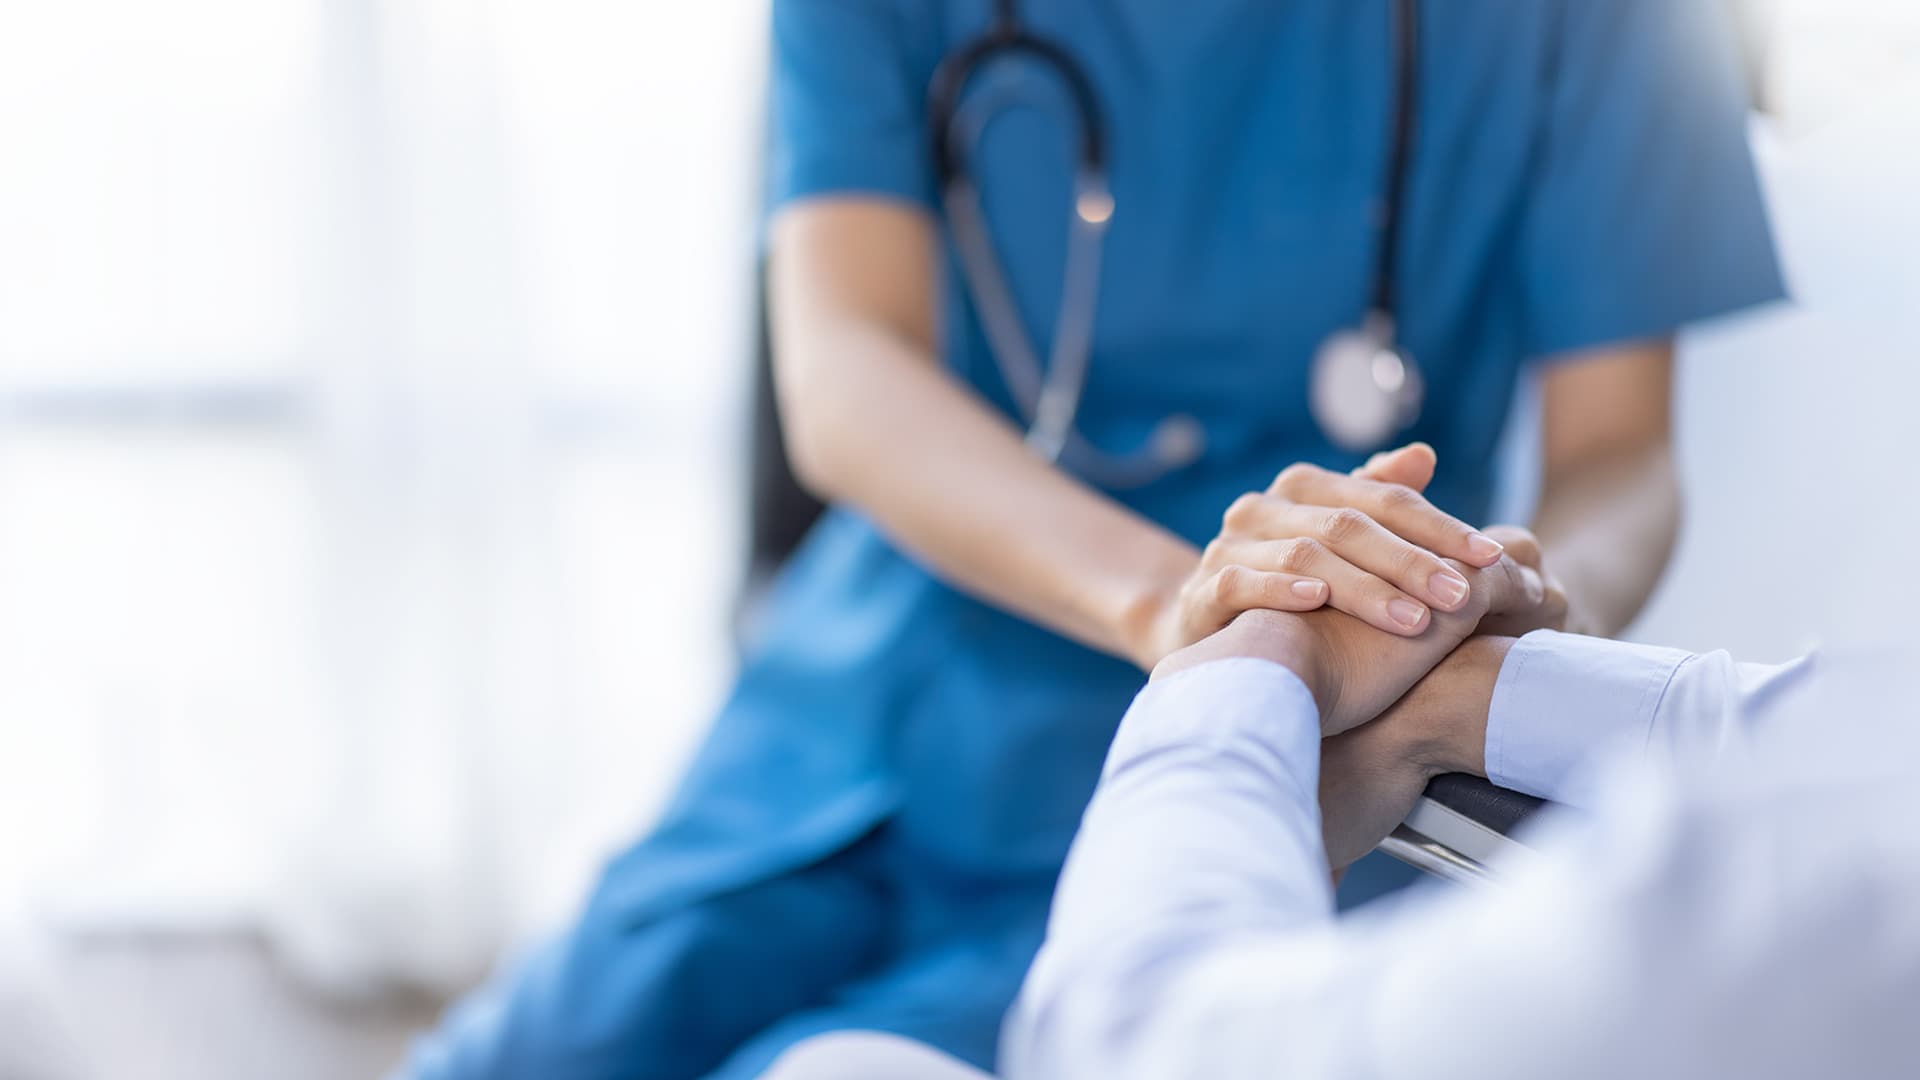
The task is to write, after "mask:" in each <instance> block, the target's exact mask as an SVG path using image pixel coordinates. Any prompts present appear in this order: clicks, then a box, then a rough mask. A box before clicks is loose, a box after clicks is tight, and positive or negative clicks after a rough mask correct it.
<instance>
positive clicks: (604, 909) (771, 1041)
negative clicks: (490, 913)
mask: <svg viewBox="0 0 1920 1080" xmlns="http://www.w3.org/2000/svg"><path fill="white" fill-rule="evenodd" d="M630 869H631V868H630ZM1052 889H1053V880H1052V877H1051V876H1048V877H1046V878H1045V879H1044V880H982V879H980V878H977V877H964V876H959V875H953V874H947V873H943V872H941V871H940V870H939V869H937V868H935V867H931V866H927V865H924V864H922V863H921V862H920V861H919V860H916V859H915V858H914V857H913V853H912V852H911V851H909V850H907V849H906V847H905V845H904V844H902V843H900V842H898V841H897V839H896V837H895V836H894V835H893V834H892V833H891V832H890V831H889V830H888V829H887V828H885V827H882V828H881V829H880V830H878V831H877V832H875V833H873V834H870V835H868V836H867V837H866V838H864V839H862V840H861V841H859V842H858V843H857V844H855V845H854V846H853V847H851V848H849V849H847V850H845V851H842V852H840V853H838V854H835V855H833V856H831V857H829V858H827V859H826V860H824V861H822V862H819V863H817V864H814V865H812V866H808V867H805V868H803V869H801V870H798V871H795V872H793V873H789V874H786V875H783V876H780V877H776V878H773V879H771V880H768V881H764V882H761V883H758V884H755V885H751V886H748V887H746V888H742V889H738V890H735V891H731V892H727V893H723V894H720V895H717V896H714V897H712V898H710V899H707V900H704V901H701V902H699V903H695V904H692V905H689V906H687V907H684V908H680V909H678V910H674V911H670V912H668V913H666V914H664V915H661V916H658V917H653V918H648V919H644V920H635V919H633V918H631V917H627V918H623V917H622V915H621V913H620V912H618V911H614V910H609V908H608V906H607V905H603V904H600V903H598V902H590V903H589V905H588V907H587V909H586V911H585V913H584V915H583V916H582V917H581V919H580V921H579V922H578V923H577V924H575V925H574V926H573V927H572V928H570V929H569V930H568V931H567V932H565V933H564V934H562V935H561V936H560V937H559V938H558V939H556V940H554V941H553V942H551V943H549V944H548V945H547V946H546V947H545V948H543V949H542V950H540V951H539V952H537V953H535V954H533V955H532V956H531V957H530V958H529V959H528V960H527V961H525V962H524V963H523V964H522V965H521V966H519V967H518V968H517V969H515V970H513V971H512V972H511V973H510V974H509V975H508V976H507V977H505V978H504V979H501V980H499V981H497V982H495V983H494V984H492V985H491V986H489V987H487V988H485V989H483V990H481V991H480V992H478V993H476V994H475V995H474V996H473V997H472V998H470V999H468V1000H466V1001H464V1002H462V1003H461V1004H459V1005H457V1006H456V1007H455V1008H454V1009H453V1010H452V1011H451V1012H450V1013H449V1014H448V1016H447V1018H446V1019H445V1020H444V1021H443V1022H442V1026H441V1027H440V1029H439V1030H438V1031H436V1032H435V1033H434V1034H432V1035H431V1036H429V1037H427V1038H425V1039H423V1040H422V1041H421V1043H420V1044H419V1045H418V1046H417V1047H416V1049H415V1052H414V1055H413V1057H412V1059H411V1061H410V1062H409V1064H408V1066H407V1067H406V1069H405V1071H403V1072H402V1073H401V1075H402V1076H405V1077H409V1078H412V1080H481V1078H493V1077H502V1078H504V1077H540V1078H542V1080H599V1078H607V1080H613V1078H620V1080H634V1078H645V1080H681V1078H685V1080H698V1078H701V1077H706V1078H708V1080H748V1078H750V1077H755V1076H758V1075H759V1074H760V1073H761V1072H762V1071H763V1070H764V1069H765V1068H766V1067H767V1066H768V1065H769V1064H770V1063H771V1062H772V1061H773V1059H774V1058H776V1057H778V1056H779V1055H780V1053H781V1052H783V1051H784V1050H786V1049H787V1048H788V1047H789V1046H791V1045H792V1044H793V1043H795V1042H798V1041H799V1040H801V1039H803V1038H806V1037H807V1036H810V1035H817V1034H821V1033H824V1032H829V1031H841V1030H868V1031H885V1032H892V1033H895V1034H899V1035H903V1036H906V1037H908V1038H912V1039H915V1040H918V1041H920V1042H924V1043H927V1044H929V1045H931V1046H935V1047H938V1048H940V1049H941V1050H944V1051H946V1052H947V1053H949V1054H952V1055H954V1056H955V1057H958V1058H960V1059H962V1060H964V1061H967V1062H969V1063H971V1064H974V1065H976V1066H978V1067H980V1068H984V1069H991V1068H992V1066H993V1057H994V1048H995V1044H996V1042H997V1040H998V1035H999V1029H1000V1019H1001V1016H1002V1015H1003V1014H1004V1013H1005V1011H1006V1009H1007V1007H1008V1005H1009V1004H1011V1002H1012V1000H1013V996H1014V994H1015V992H1016V991H1017V990H1018V989H1019V986H1020V981H1021V979H1022V978H1023V977H1024V976H1025V974H1026V969H1027V966H1028V964H1029V963H1030V962H1031V961H1032V958H1033V954H1034V952H1035V951H1037V949H1038V948H1039V945H1040V939H1041V936H1042V933H1043V931H1044V926H1045V919H1046V911H1047V905H1048V903H1049V902H1050V899H1051V895H1052Z"/></svg>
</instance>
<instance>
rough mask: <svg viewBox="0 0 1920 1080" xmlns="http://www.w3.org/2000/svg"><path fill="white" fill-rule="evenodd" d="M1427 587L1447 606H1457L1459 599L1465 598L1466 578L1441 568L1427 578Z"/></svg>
mask: <svg viewBox="0 0 1920 1080" xmlns="http://www.w3.org/2000/svg"><path fill="white" fill-rule="evenodd" d="M1427 587H1428V588H1429V589H1432V590H1433V595H1435V596H1437V597H1439V598H1440V602H1441V603H1442V604H1444V605H1446V606H1447V607H1449V608H1455V607H1459V606H1460V601H1462V600H1465V599H1466V598H1467V579H1466V578H1463V577H1461V576H1460V575H1459V574H1456V573H1454V572H1453V571H1451V570H1442V571H1440V572H1439V573H1437V574H1435V575H1433V576H1432V577H1431V578H1428V579H1427Z"/></svg>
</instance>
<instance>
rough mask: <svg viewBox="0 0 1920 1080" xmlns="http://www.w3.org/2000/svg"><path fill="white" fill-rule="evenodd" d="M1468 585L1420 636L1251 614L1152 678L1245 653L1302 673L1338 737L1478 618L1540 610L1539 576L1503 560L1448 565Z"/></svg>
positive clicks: (1328, 616) (1322, 618) (1323, 618)
mask: <svg viewBox="0 0 1920 1080" xmlns="http://www.w3.org/2000/svg"><path fill="white" fill-rule="evenodd" d="M1453 566H1454V569H1455V570H1456V571H1458V572H1459V573H1460V574H1461V575H1463V576H1464V577H1466V578H1467V579H1468V581H1469V582H1471V584H1472V591H1471V593H1470V594H1469V596H1468V599H1467V603H1466V604H1465V605H1464V606H1463V607H1461V608H1460V609H1459V610H1458V611H1452V612H1440V611H1435V612H1434V617H1433V621H1432V623H1431V625H1429V626H1428V627H1427V629H1426V630H1425V631H1424V632H1423V633H1421V634H1420V635H1419V636H1418V637H1412V638H1407V637H1401V636H1398V635H1395V634H1389V633H1386V632H1384V631H1380V630H1376V629H1374V628H1373V627H1371V626H1368V625H1367V624H1366V623H1363V622H1361V621H1360V620H1358V619H1355V618H1353V617H1352V616H1350V615H1346V614H1343V613H1341V612H1338V611H1332V610H1322V611H1316V612H1311V613H1308V614H1305V615H1296V614H1292V613H1286V612H1276V611H1250V612H1247V613H1246V614H1243V615H1241V616H1240V617H1239V618H1237V619H1235V620H1234V621H1233V622H1232V623H1230V624H1229V625H1228V626H1227V627H1226V628H1225V629H1224V630H1221V631H1220V632H1219V633H1217V634H1214V635H1213V636H1211V637H1209V638H1206V639H1204V640H1202V641H1200V642H1197V643H1195V644H1193V645H1190V646H1188V647H1186V648H1184V649H1181V650H1179V651H1178V652H1175V653H1173V654H1171V655H1169V656H1168V657H1167V658H1166V659H1165V660H1163V661H1161V662H1160V664H1159V665H1158V666H1156V667H1155V668H1154V677H1155V678H1159V677H1161V676H1164V675H1167V674H1170V673H1172V672H1174V671H1179V670H1182V669H1184V668H1189V667H1194V666H1197V665H1199V664H1202V663H1205V662H1207V661H1209V660H1218V659H1224V658H1226V657H1231V656H1250V657H1258V658H1262V659H1267V660H1272V661H1274V662H1276V663H1279V664H1281V665H1283V666H1285V667H1287V668H1289V669H1291V670H1292V671H1293V672H1294V673H1295V674H1296V675H1298V676H1300V679H1301V681H1303V682H1305V683H1306V684H1307V688H1308V689H1309V690H1311V691H1312V692H1313V696H1314V700H1315V701H1316V702H1318V703H1319V705H1320V729H1321V732H1322V733H1323V734H1326V735H1338V734H1340V733H1341V732H1344V731H1348V730H1350V729H1352V728H1355V727H1358V726H1360V725H1361V724H1364V723H1366V722H1367V721H1369V720H1372V719H1373V718H1374V717H1376V716H1379V715H1380V714H1381V713H1383V712H1385V711H1386V710H1387V709H1388V708H1389V707H1390V706H1392V705H1393V703H1394V702H1396V701H1398V700H1400V698H1401V697H1402V696H1403V695H1405V694H1406V693H1407V691H1408V690H1410V689H1412V687H1413V686H1414V684H1415V683H1417V682H1419V681H1420V679H1421V677H1422V676H1424V675H1426V674H1427V672H1429V671H1431V670H1432V669H1433V668H1434V666H1435V665H1437V664H1439V663H1440V662H1441V661H1442V660H1444V659H1446V657H1447V655H1448V654H1449V653H1451V652H1453V651H1454V649H1455V648H1457V647H1458V646H1459V645H1460V643H1461V642H1463V641H1465V640H1467V638H1468V637H1469V636H1471V635H1472V634H1473V633H1474V630H1475V628H1476V627H1478V626H1479V624H1480V622H1481V620H1482V619H1483V618H1486V617H1489V616H1498V615H1504V614H1510V613H1515V612H1528V611H1536V610H1538V609H1539V608H1540V607H1541V605H1542V603H1543V598H1544V595H1545V592H1546V590H1545V586H1544V584H1543V583H1542V581H1541V578H1540V575H1539V574H1538V573H1537V572H1535V571H1534V570H1533V569H1531V568H1530V567H1527V566H1525V565H1523V564H1522V563H1520V562H1518V561H1516V560H1514V559H1513V558H1512V557H1510V556H1502V557H1501V558H1500V560H1499V561H1498V562H1496V563H1494V564H1493V565H1492V566H1489V567H1487V568H1485V569H1481V568H1478V567H1473V566H1468V565H1466V564H1464V563H1454V564H1453Z"/></svg>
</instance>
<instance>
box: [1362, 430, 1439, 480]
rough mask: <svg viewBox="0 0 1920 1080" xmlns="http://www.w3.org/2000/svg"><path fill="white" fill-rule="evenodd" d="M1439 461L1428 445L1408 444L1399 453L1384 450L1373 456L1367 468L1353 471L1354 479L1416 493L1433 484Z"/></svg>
mask: <svg viewBox="0 0 1920 1080" xmlns="http://www.w3.org/2000/svg"><path fill="white" fill-rule="evenodd" d="M1439 460H1440V458H1439V455H1437V454H1435V453H1434V452H1433V447H1431V446H1428V445H1427V444H1426V443H1423V442H1417V443H1408V444H1407V445H1405V446H1402V447H1400V448H1399V449H1398V450H1382V451H1380V452H1379V453H1377V454H1375V455H1373V456H1372V457H1370V458H1368V459H1367V463H1366V464H1365V465H1362V466H1360V467H1359V468H1357V469H1355V470H1353V475H1355V476H1357V477H1359V478H1361V479H1362V480H1378V481H1380V482H1381V483H1385V484H1405V485H1406V486H1407V487H1410V488H1412V489H1413V490H1415V491H1425V490H1426V489H1427V485H1428V484H1430V483H1432V482H1433V469H1434V466H1435V465H1437V464H1438V463H1439Z"/></svg>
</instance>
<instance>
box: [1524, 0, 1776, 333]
mask: <svg viewBox="0 0 1920 1080" xmlns="http://www.w3.org/2000/svg"><path fill="white" fill-rule="evenodd" d="M1724 7H1725V5H1724V4H1723V3H1721V2H1719V0H1563V2H1562V4H1561V11H1560V26H1559V30H1558V40H1557V42H1556V48H1555V52H1554V54H1553V56H1552V57H1551V64H1550V68H1549V70H1548V72H1547V74H1546V78H1547V84H1548V87H1549V90H1548V92H1549V94H1550V103H1549V106H1548V112H1547V120H1546V125H1547V126H1546V130H1545V132H1544V139H1543V148H1542V153H1541V157H1540V159H1539V161H1538V163H1537V172H1536V175H1535V178H1534V190H1533V192H1532V194H1531V196H1530V198H1529V203H1528V207H1527V210H1526V213H1525V217H1524V221H1523V223H1522V227H1521V237H1520V245H1521V250H1520V260H1519V265H1520V270H1521V272H1522V273H1523V274H1524V275H1525V277H1524V281H1523V282H1522V289H1523V290H1524V295H1525V298H1526V305H1527V314H1528V330H1529V334H1528V344H1529V349H1528V352H1529V353H1530V354H1531V355H1533V356H1536V357H1545V356H1552V355H1554V354H1557V353H1565V352H1568V351H1571V350H1577V349H1581V348H1586V347H1591V346H1597V345H1603V344H1607V343H1611V342H1619V341H1629V340H1636V339H1644V338H1651V337H1660V336H1665V335H1667V334H1670V333H1672V332H1674V331H1676V330H1678V329H1679V328H1680V327H1682V326H1684V325H1686V324H1687V323H1690V322H1695V321H1698V320H1702V319H1707V318H1711V317H1713V316H1716V315H1721V314H1726V313H1729V312H1732V311H1736V310H1739V309H1741V308H1745V307H1750V306H1753V305H1756V304H1761V303H1765V302H1767V301H1771V300H1776V299H1779V298H1780V297H1782V296H1783V295H1784V294H1785V290H1784V287H1783V285H1782V282H1781V277H1780V269H1779V264H1778V262H1777V260H1776V257H1775V254H1774V248H1773V238H1772V234H1771V231H1770V229H1769V227H1768V224H1767V215H1766V209H1765V205H1764V203H1763V200H1762V196H1761V191H1760V184H1759V179H1758V177H1757V176H1756V174H1755V170H1754V163H1753V156H1752V152H1751V150H1750V148H1749V146H1748V142H1747V97H1746V87H1745V81H1744V77H1743V74H1742V66H1741V64H1740V61H1739V58H1738V56H1737V54H1736V50H1735V45H1734V36H1733V33H1732V27H1731V26H1730V25H1729V24H1728V22H1727V18H1726V15H1725V12H1724Z"/></svg>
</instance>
